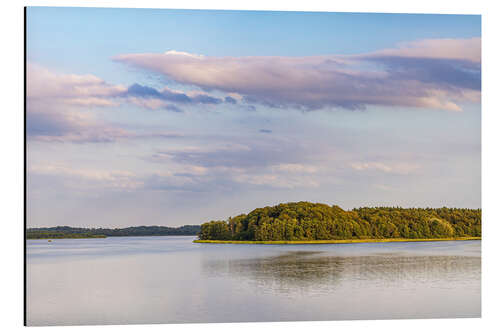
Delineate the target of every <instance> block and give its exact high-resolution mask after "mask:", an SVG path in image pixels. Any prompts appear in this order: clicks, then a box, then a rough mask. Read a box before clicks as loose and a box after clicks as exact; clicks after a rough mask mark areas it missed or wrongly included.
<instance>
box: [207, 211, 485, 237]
mask: <svg viewBox="0 0 500 333" xmlns="http://www.w3.org/2000/svg"><path fill="white" fill-rule="evenodd" d="M464 237H481V209H467V208H446V207H443V208H400V207H374V208H367V207H365V208H355V209H352V210H343V209H342V208H340V207H339V206H336V205H333V206H329V205H326V204H321V203H310V202H293V203H285V204H279V205H276V206H272V207H264V208H257V209H255V210H253V211H251V212H250V213H248V214H241V215H238V216H235V217H229V218H228V219H227V220H225V221H210V222H207V223H203V224H202V225H201V230H200V233H199V239H200V240H235V241H238V240H240V241H283V240H286V241H306V240H344V239H345V240H348V239H388V238H398V239H401V238H405V239H436V238H464Z"/></svg>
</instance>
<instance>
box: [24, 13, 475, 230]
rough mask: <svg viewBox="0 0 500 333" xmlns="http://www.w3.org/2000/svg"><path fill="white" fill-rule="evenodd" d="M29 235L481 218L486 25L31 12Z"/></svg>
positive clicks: (389, 17)
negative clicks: (284, 209) (296, 206)
mask: <svg viewBox="0 0 500 333" xmlns="http://www.w3.org/2000/svg"><path fill="white" fill-rule="evenodd" d="M26 34H27V37H26V38H27V40H26V52H27V71H26V75H27V91H26V94H27V97H26V117H27V128H26V129H27V224H28V227H39V226H57V225H69V226H83V227H125V226H136V225H166V226H180V225H185V224H200V223H203V222H206V221H209V220H219V219H226V218H228V217H229V216H235V215H238V214H241V213H248V212H249V211H251V210H253V209H254V208H257V207H263V206H268V205H275V204H278V203H283V202H292V201H302V200H304V201H311V202H322V203H327V204H330V205H333V204H336V205H339V206H341V207H342V208H344V209H352V208H355V207H365V206H400V207H443V206H447V207H464V208H480V207H481V17H480V16H477V15H422V14H418V15H416V14H415V15H413V14H375V13H370V14H366V13H365V14H362V13H321V12H315V13H309V12H264V11H262V12H259V11H207V10H199V11H196V10H163V9H116V8H115V9H111V8H109V9H103V8H57V7H28V9H27V32H26Z"/></svg>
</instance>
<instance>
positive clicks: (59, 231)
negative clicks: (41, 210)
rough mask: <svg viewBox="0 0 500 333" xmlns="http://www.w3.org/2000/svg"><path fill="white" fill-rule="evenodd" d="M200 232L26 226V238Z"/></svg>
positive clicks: (189, 229) (193, 229)
mask: <svg viewBox="0 0 500 333" xmlns="http://www.w3.org/2000/svg"><path fill="white" fill-rule="evenodd" d="M199 232H200V226H199V225H184V226H181V227H165V226H139V227H127V228H114V229H106V228H75V227H68V226H58V227H48V228H28V229H27V230H26V238H27V239H50V238H53V239H56V238H105V237H125V236H195V235H197V234H198V233H199Z"/></svg>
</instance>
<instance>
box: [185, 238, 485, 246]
mask: <svg viewBox="0 0 500 333" xmlns="http://www.w3.org/2000/svg"><path fill="white" fill-rule="evenodd" d="M468 240H481V237H457V238H372V239H327V240H305V241H235V240H201V239H195V240H194V241H193V243H206V244H266V245H283V244H290V245H299V244H352V243H393V242H441V241H468Z"/></svg>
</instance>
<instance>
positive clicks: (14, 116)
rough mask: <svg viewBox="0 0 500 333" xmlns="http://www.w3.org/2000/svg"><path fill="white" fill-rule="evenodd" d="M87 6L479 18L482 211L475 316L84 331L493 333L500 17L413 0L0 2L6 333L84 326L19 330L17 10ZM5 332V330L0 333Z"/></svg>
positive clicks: (493, 9)
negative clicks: (479, 300)
mask: <svg viewBox="0 0 500 333" xmlns="http://www.w3.org/2000/svg"><path fill="white" fill-rule="evenodd" d="M25 5H31V6H86V7H89V6H93V7H136V8H138V7H143V8H197V9H250V10H307V11H344V12H392V13H396V12H399V13H447V14H455V13H459V14H483V17H482V21H483V32H482V37H483V65H482V66H483V71H482V75H483V104H482V106H483V107H482V118H483V125H482V126H483V127H482V143H483V155H482V157H483V160H482V179H483V184H482V208H483V235H484V236H483V285H482V286H483V307H482V309H483V318H482V319H451V320H448V319H446V320H444V319H441V320H391V321H337V322H298V323H259V324H190V325H139V326H137V325H131V326H92V327H91V329H92V330H93V331H95V332H104V331H106V332H135V331H139V330H140V331H148V332H149V331H156V332H160V331H162V332H163V331H164V330H165V329H167V330H169V331H170V332H182V333H184V332H195V331H200V330H202V331H203V332H207V333H212V332H213V333H215V332H217V333H226V332H227V333H229V332H231V333H232V332H234V331H235V330H237V331H238V332H243V333H245V332H254V331H256V330H259V331H261V330H264V331H271V330H273V331H274V330H287V332H291V333H294V332H304V331H306V330H307V331H314V332H315V333H316V332H331V331H332V330H340V331H342V332H358V331H360V332H361V331H362V332H384V333H385V332H398V333H400V332H405V333H406V332H423V331H429V332H437V331H443V332H445V331H453V332H468V333H470V332H476V331H481V332H483V331H494V330H495V328H497V329H498V327H499V326H500V325H499V323H498V322H497V315H498V314H500V313H499V312H500V311H499V310H497V309H499V308H500V306H498V300H499V299H500V293H499V287H498V283H499V282H500V276H499V271H500V270H499V268H498V267H499V264H498V260H499V259H498V258H497V254H499V253H500V251H498V250H499V248H498V243H499V242H498V241H497V240H496V239H495V237H498V235H499V233H500V230H499V225H500V214H499V208H498V207H497V206H498V204H497V202H498V200H500V198H499V195H498V192H499V191H498V189H499V188H500V184H499V177H498V172H499V171H500V163H499V161H500V158H499V153H500V148H499V146H500V136H499V133H500V128H499V126H500V108H499V103H498V98H499V95H500V94H499V93H498V90H499V88H498V87H499V86H500V85H499V83H498V82H497V81H498V77H499V74H500V73H499V63H500V54H499V43H498V32H499V31H500V24H499V22H500V17H499V15H498V5H497V4H496V2H494V1H481V0H476V1H456V0H440V1H436V0H419V1H411V2H410V1H397V0H377V1H369V0H365V1H360V0H349V1H345V2H344V1H342V2H330V1H317V0H308V1H296V0H288V1H285V0H284V1H273V0H266V1H261V0H254V1H248V0H247V1H240V2H235V1H234V0H233V1H223V0H219V1H218V0H211V1H209V2H207V1H194V0H193V1H192V0H183V1H180V0H177V1H152V0H141V1H132V0H121V1H119V0H114V1H110V0H106V1H104V0H97V1H96V0H87V1H61V0H60V1H34V0H33V1H11V2H10V3H6V2H4V3H2V8H1V10H0V14H1V18H0V22H1V24H2V29H1V30H0V31H1V33H2V38H1V39H0V41H1V46H2V52H1V61H0V65H1V71H0V73H1V77H0V85H1V88H2V89H1V90H0V91H1V92H2V93H1V96H2V99H1V101H2V103H1V104H0V105H1V115H2V117H1V118H0V119H1V121H0V124H1V128H0V135H1V139H0V144H1V146H0V152H1V155H0V156H1V157H0V158H1V161H2V163H1V164H0V165H1V172H0V175H1V178H0V188H1V192H0V193H1V197H0V199H1V201H0V202H1V205H0V207H1V208H0V211H1V217H2V218H1V220H0V221H1V223H2V224H1V230H2V231H3V234H2V236H3V237H2V238H1V242H0V244H1V252H0V253H1V254H2V259H3V260H2V262H1V263H2V265H1V267H2V268H1V274H0V276H1V283H0V285H1V288H2V289H1V293H0V295H1V297H0V300H1V301H0V302H1V303H0V304H1V309H0V318H1V320H0V326H2V328H4V329H8V332H16V331H18V330H26V329H29V330H37V331H38V330H40V331H44V332H46V331H52V330H53V331H60V332H63V331H64V332H66V331H67V330H68V331H71V332H84V331H85V332H86V331H87V330H88V329H89V328H90V327H88V326H87V327H86V326H82V327H70V328H69V327H46V328H23V327H22V320H23V319H22V318H23V312H22V311H23V297H22V290H23V273H22V269H23V244H22V237H23V235H22V231H23V190H22V184H23V74H22V73H23V50H24V47H23V9H22V8H23V6H25ZM4 332H7V330H4Z"/></svg>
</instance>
